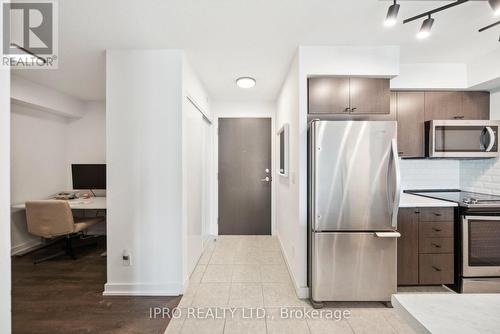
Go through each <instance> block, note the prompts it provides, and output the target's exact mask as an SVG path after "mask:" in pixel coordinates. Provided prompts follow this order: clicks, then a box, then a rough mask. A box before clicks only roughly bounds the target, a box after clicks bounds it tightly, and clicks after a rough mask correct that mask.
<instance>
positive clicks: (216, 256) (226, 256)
mask: <svg viewBox="0 0 500 334" xmlns="http://www.w3.org/2000/svg"><path fill="white" fill-rule="evenodd" d="M234 256H235V253H234V251H231V250H230V249H229V250H218V249H217V248H215V250H214V251H213V253H212V257H211V258H210V262H209V264H233V263H234Z"/></svg>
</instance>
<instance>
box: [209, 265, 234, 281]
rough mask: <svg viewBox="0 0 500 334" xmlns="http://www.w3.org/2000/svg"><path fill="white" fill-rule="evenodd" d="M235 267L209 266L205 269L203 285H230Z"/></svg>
mask: <svg viewBox="0 0 500 334" xmlns="http://www.w3.org/2000/svg"><path fill="white" fill-rule="evenodd" d="M232 276H233V266H232V265H229V264H209V265H208V266H207V268H206V269H205V273H204V274H203V278H202V279H201V282H202V283H230V282H231V278H232Z"/></svg>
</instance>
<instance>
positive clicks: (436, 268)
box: [432, 266, 441, 271]
mask: <svg viewBox="0 0 500 334" xmlns="http://www.w3.org/2000/svg"><path fill="white" fill-rule="evenodd" d="M432 269H434V270H435V271H441V269H439V268H438V267H435V266H432Z"/></svg>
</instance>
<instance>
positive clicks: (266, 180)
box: [260, 176, 271, 182]
mask: <svg viewBox="0 0 500 334" xmlns="http://www.w3.org/2000/svg"><path fill="white" fill-rule="evenodd" d="M260 180H261V181H262V182H271V178H270V177H269V176H266V177H265V178H263V179H260Z"/></svg>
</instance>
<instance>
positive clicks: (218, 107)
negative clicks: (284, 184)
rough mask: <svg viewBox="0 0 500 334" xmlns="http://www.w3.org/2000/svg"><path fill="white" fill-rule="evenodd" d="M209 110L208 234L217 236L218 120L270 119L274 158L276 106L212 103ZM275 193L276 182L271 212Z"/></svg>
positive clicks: (272, 228) (273, 208) (264, 103)
mask: <svg viewBox="0 0 500 334" xmlns="http://www.w3.org/2000/svg"><path fill="white" fill-rule="evenodd" d="M211 110H212V113H213V126H212V129H213V138H214V140H213V151H214V155H213V173H212V175H213V186H212V193H213V202H214V204H213V208H214V210H213V216H212V221H213V223H212V224H211V227H210V234H212V235H217V234H218V226H217V216H218V207H219V205H218V204H219V203H218V190H217V186H218V183H217V171H218V161H219V152H218V134H217V129H218V127H219V118H231V117H235V118H240V117H241V118H245V117H248V118H252V117H261V118H271V122H272V125H271V129H273V133H272V134H271V145H272V150H271V151H272V152H271V156H272V157H274V152H275V151H274V149H275V139H276V138H275V137H276V136H275V134H276V132H275V131H274V129H275V114H276V105H275V104H274V103H273V102H269V101H221V100H219V101H213V103H212V104H211ZM271 170H272V171H274V170H275V161H274V158H273V160H272V161H271ZM273 179H274V180H277V174H274V176H273ZM275 193H276V182H273V187H272V196H271V198H272V203H271V211H272V212H273V213H274V212H275V198H276V196H275ZM271 221H272V222H271V224H272V226H271V232H272V233H273V234H275V227H276V223H275V215H273V216H272V219H271Z"/></svg>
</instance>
